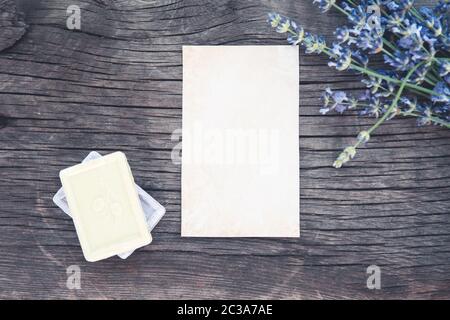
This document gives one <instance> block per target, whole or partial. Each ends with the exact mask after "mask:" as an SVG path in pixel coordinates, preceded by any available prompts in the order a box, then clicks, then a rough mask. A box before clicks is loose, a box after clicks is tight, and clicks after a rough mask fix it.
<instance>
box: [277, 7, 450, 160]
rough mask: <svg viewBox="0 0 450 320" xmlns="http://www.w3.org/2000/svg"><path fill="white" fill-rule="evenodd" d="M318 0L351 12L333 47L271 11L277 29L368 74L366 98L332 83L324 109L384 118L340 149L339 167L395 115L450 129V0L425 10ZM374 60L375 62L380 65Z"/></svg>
mask: <svg viewBox="0 0 450 320" xmlns="http://www.w3.org/2000/svg"><path fill="white" fill-rule="evenodd" d="M313 3H317V4H318V6H319V7H320V9H321V10H322V11H323V12H325V11H328V10H330V9H331V8H336V9H337V10H338V11H339V12H341V13H344V14H345V15H346V16H347V18H348V22H349V25H346V26H340V27H338V28H336V30H335V32H334V35H335V38H336V42H335V43H333V44H332V45H331V46H330V45H327V43H326V42H325V40H324V38H323V37H322V36H320V35H315V34H311V33H309V32H306V31H305V30H304V29H303V28H302V27H301V26H299V25H297V24H296V23H295V22H294V21H292V20H291V19H289V18H286V17H283V16H281V15H279V14H276V13H272V14H269V22H270V24H271V26H272V27H273V28H275V29H276V31H277V32H280V33H285V34H286V35H287V40H288V42H289V43H291V44H294V45H297V44H298V45H301V46H303V47H304V48H305V49H306V53H316V54H326V55H328V57H329V58H330V61H329V62H328V65H329V66H330V67H333V68H336V69H337V70H339V71H343V70H349V71H351V72H353V73H355V72H356V73H358V74H360V75H362V77H363V79H362V82H363V83H364V84H365V86H366V90H365V91H364V93H363V94H362V95H361V96H360V97H359V98H355V96H354V95H350V94H347V93H346V92H344V91H341V90H336V91H333V90H331V89H330V88H327V89H326V90H325V92H324V94H323V95H322V99H323V106H322V108H320V110H319V112H320V113H322V114H326V113H328V112H330V111H336V112H338V113H342V112H344V111H346V110H349V109H356V110H358V112H359V114H361V115H370V116H373V117H375V118H377V120H376V122H375V123H374V125H373V126H372V127H371V128H369V129H368V130H363V131H361V132H360V133H359V134H358V136H357V138H356V142H355V144H354V145H352V146H349V147H347V148H345V149H344V151H343V152H341V153H340V154H339V156H338V158H337V159H336V161H335V162H334V163H333V166H334V167H336V168H339V167H341V166H342V165H343V164H345V163H347V162H348V161H349V160H350V159H352V158H353V157H354V156H355V154H356V149H357V148H358V147H360V146H361V145H363V144H365V143H367V142H368V141H369V139H370V136H371V134H372V132H373V131H374V130H375V129H376V128H378V126H380V125H381V124H382V123H383V122H384V121H387V120H389V119H391V118H393V117H396V116H409V117H416V118H417V123H418V125H425V124H436V125H441V126H444V127H446V128H450V57H449V55H450V30H449V17H448V10H449V8H450V0H439V2H438V3H437V4H436V6H435V7H434V8H426V7H422V8H419V9H417V8H415V7H414V5H413V4H414V1H413V0H396V1H391V0H361V1H348V2H346V1H342V2H337V1H335V0H314V1H313ZM372 5H377V6H379V7H380V11H379V12H380V13H381V17H380V16H378V15H376V14H375V13H377V12H378V11H377V10H375V11H374V10H373V7H369V6H372ZM377 14H378V13H377ZM378 53H381V55H382V57H383V61H384V64H383V66H382V67H380V66H379V63H380V59H373V58H372V56H374V55H376V54H378ZM369 57H370V59H369ZM371 60H375V61H376V63H377V68H376V69H375V68H373V64H374V63H373V62H372V61H371Z"/></svg>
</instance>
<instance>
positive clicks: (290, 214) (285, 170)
mask: <svg viewBox="0 0 450 320" xmlns="http://www.w3.org/2000/svg"><path fill="white" fill-rule="evenodd" d="M182 139H183V141H182V148H183V149H182V209H181V211H182V226H181V234H182V236H192V237H298V236H299V235H300V225H299V224H300V221H299V220H300V216H299V197H300V196H299V61H298V47H297V46H184V47H183V137H182Z"/></svg>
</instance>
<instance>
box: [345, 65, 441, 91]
mask: <svg viewBox="0 0 450 320" xmlns="http://www.w3.org/2000/svg"><path fill="white" fill-rule="evenodd" d="M420 65H421V64H420ZM350 68H352V69H354V70H356V71H359V72H361V73H364V74H367V75H370V76H373V77H376V78H380V79H383V80H386V81H388V82H392V83H396V84H401V83H402V80H398V79H394V78H391V77H389V76H385V75H382V74H379V73H377V72H375V71H373V70H370V69H367V68H362V67H358V66H355V65H351V66H350ZM416 69H417V68H413V69H411V70H414V71H415V70H416ZM405 86H406V87H407V88H411V89H415V90H417V91H420V92H423V93H427V94H429V95H433V94H436V95H437V93H436V92H434V91H433V90H430V89H427V88H424V87H421V86H418V85H415V84H412V83H406V84H405Z"/></svg>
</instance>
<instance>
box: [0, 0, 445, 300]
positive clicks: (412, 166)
mask: <svg viewBox="0 0 450 320" xmlns="http://www.w3.org/2000/svg"><path fill="white" fill-rule="evenodd" d="M8 2H11V1H0V17H3V16H2V12H5V11H7V12H15V14H13V15H11V16H10V15H8V19H11V21H18V22H16V23H18V25H19V26H20V28H13V29H14V30H15V31H16V34H15V36H12V35H7V36H6V37H5V33H4V32H3V33H2V31H3V28H2V29H1V30H0V46H1V45H4V47H0V48H1V49H2V51H0V169H1V170H0V196H1V198H0V200H1V205H0V247H1V251H2V254H1V255H0V298H11V297H12V298H95V299H103V298H172V299H175V298H363V299H370V298H450V272H449V270H450V268H449V267H450V249H449V248H450V211H449V206H450V197H449V192H450V175H449V172H450V170H449V168H450V148H449V145H450V142H449V141H450V140H449V138H450V132H449V131H448V130H445V129H440V128H435V127H424V128H417V127H415V124H414V120H412V119H395V120H391V121H390V122H389V123H387V124H386V125H384V126H383V127H381V128H380V129H379V130H378V131H377V132H376V134H374V136H373V138H372V140H371V142H370V143H369V144H368V145H367V147H366V148H364V149H362V150H361V151H360V152H359V154H358V156H357V158H356V159H355V160H354V161H353V162H352V163H350V164H349V165H348V166H347V167H345V168H342V169H340V170H336V169H333V168H331V167H330V164H331V163H332V161H333V160H334V158H335V157H336V155H337V154H338V153H339V151H340V150H341V148H342V147H344V146H345V145H346V144H348V143H350V142H351V141H352V139H353V138H354V136H355V134H356V133H357V132H358V131H359V130H361V129H362V128H366V127H368V126H370V124H371V123H372V122H373V119H368V118H360V117H357V116H356V115H355V114H348V115H344V116H337V115H327V116H321V115H319V113H318V109H319V105H320V102H319V100H318V98H319V96H320V94H321V92H322V90H323V89H324V88H325V87H327V86H331V87H333V88H342V89H349V90H355V91H356V90H358V89H361V88H362V85H361V84H360V82H359V80H358V78H357V77H355V76H351V75H348V74H345V73H338V72H336V71H333V70H332V69H329V68H327V67H326V66H325V64H326V59H325V58H323V57H317V56H305V55H303V54H302V55H301V60H300V64H301V65H300V67H301V79H300V95H301V102H300V114H301V117H300V148H301V150H300V151H301V162H300V168H301V171H300V174H301V231H302V236H301V238H300V239H190V238H183V239H182V238H180V200H181V199H180V172H181V171H180V166H178V165H175V164H173V163H172V162H171V157H170V155H171V150H172V148H173V146H174V145H175V142H173V141H171V138H170V136H171V133H172V132H173V131H174V130H175V129H177V128H180V127H181V114H182V110H181V107H182V106H181V98H182V92H181V85H182V64H181V46H182V45H183V44H217V45H220V44H231V45H245V44H261V45H264V44H284V40H283V39H282V37H281V36H279V35H277V34H276V33H274V32H273V31H272V30H271V29H270V28H269V27H268V26H267V24H266V23H265V19H266V13H267V12H269V11H272V10H277V11H280V12H282V13H284V14H287V15H290V16H292V17H297V18H298V21H299V22H301V23H302V24H303V25H305V26H307V28H308V29H309V30H311V31H313V32H320V33H323V34H325V35H327V36H328V37H330V36H331V34H332V31H333V29H334V28H335V27H336V26H337V25H338V24H339V23H342V22H343V21H344V20H343V18H342V17H340V15H339V14H338V13H337V12H329V13H327V14H326V16H324V15H321V14H320V13H319V10H318V9H317V8H316V7H315V6H313V5H312V4H311V1H287V0H286V1H277V2H274V1H265V0H259V1H256V0H255V1H236V0H219V1H214V2H212V1H205V0H186V1H172V0H162V1H157V3H154V4H144V3H142V2H140V1H130V0H114V1H94V0H83V1H78V2H79V4H80V7H81V9H82V25H81V26H82V30H81V31H69V30H67V29H66V21H65V19H66V17H67V15H66V8H67V7H68V6H69V5H71V4H73V1H69V0H47V1H36V0H22V1H19V2H18V8H19V10H17V11H16V9H15V8H14V7H13V6H12V4H11V3H8ZM432 2H433V1H428V2H427V3H432ZM422 3H425V2H422ZM20 12H22V13H23V14H24V19H23V20H21V18H20V15H19V14H20ZM2 21H4V20H2ZM25 23H26V25H28V26H29V27H28V28H27V29H26V30H27V31H26V33H24V34H23V32H24V30H25V26H26V25H25ZM0 25H2V24H1V23H0ZM21 30H22V31H21ZM5 39H6V40H5ZM9 39H14V40H13V41H10V42H8V41H9ZM19 39H20V40H19ZM5 44H6V45H5ZM6 47H7V48H6ZM280 107H282V106H280ZM90 150H98V151H100V152H104V153H107V152H111V151H116V150H123V151H125V152H126V154H127V155H128V158H129V160H130V164H131V167H132V169H133V172H134V175H135V178H136V180H137V182H138V183H139V184H140V185H141V186H142V187H144V189H146V190H147V191H148V192H149V193H151V194H152V195H153V196H154V197H155V198H156V199H158V200H159V201H161V203H162V204H163V205H165V206H166V208H167V214H166V216H165V217H164V219H163V220H162V221H161V223H160V224H159V225H158V226H157V227H156V229H155V230H154V234H153V236H154V243H153V244H152V245H151V246H148V247H146V248H144V249H142V250H138V251H137V252H136V253H135V254H133V255H132V256H131V257H130V258H129V259H128V260H126V261H120V260H119V259H116V258H112V259H108V260H105V261H101V262H99V263H95V264H91V263H87V262H85V261H84V259H83V257H82V254H81V249H80V247H79V245H78V240H77V238H76V234H75V230H74V227H73V224H72V222H71V220H70V219H69V218H68V217H66V216H64V215H63V214H62V213H61V211H60V210H59V209H58V208H56V207H55V206H54V205H53V203H52V201H51V198H52V196H53V194H54V193H55V192H56V190H57V189H58V188H59V187H60V182H59V179H58V172H59V170H61V169H62V168H65V167H67V166H70V165H72V164H75V163H77V162H79V161H80V160H81V159H82V158H83V157H84V156H85V155H86V154H87V153H88V152H89V151H90ZM72 264H77V265H79V266H80V267H81V270H82V289H81V290H68V289H67V288H66V285H65V284H66V279H67V276H66V268H67V267H68V266H69V265H72ZM371 264H376V265H378V266H380V267H381V269H382V289H381V290H368V289H367V288H366V277H367V275H366V273H365V271H366V268H367V266H369V265H371Z"/></svg>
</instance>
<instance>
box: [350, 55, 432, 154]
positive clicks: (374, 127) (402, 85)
mask: <svg viewBox="0 0 450 320" xmlns="http://www.w3.org/2000/svg"><path fill="white" fill-rule="evenodd" d="M422 64H423V62H422V63H419V64H417V65H415V66H414V67H413V68H412V69H411V70H409V72H408V74H407V75H406V76H405V78H404V79H403V80H402V82H401V84H400V87H399V89H398V91H397V94H396V95H395V98H394V100H392V103H391V105H390V106H389V108H388V109H387V110H386V112H385V113H384V114H383V116H382V117H381V118H380V119H378V121H377V122H375V124H374V125H373V126H372V127H371V128H370V129H369V130H367V133H368V134H369V135H371V134H372V132H373V131H374V130H375V129H376V128H378V127H379V126H380V125H381V124H382V123H383V122H384V121H385V120H386V119H387V117H389V116H390V114H391V112H392V110H394V108H395V107H396V106H397V102H398V100H399V99H400V96H401V94H402V92H403V89H404V88H405V86H406V84H407V82H406V81H408V79H409V78H410V77H411V75H412V74H413V73H414V71H416V69H417V68H418V67H420V66H421V65H422ZM360 144H361V141H358V142H357V143H356V144H355V146H354V147H355V148H357V147H358V146H359V145H360Z"/></svg>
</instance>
